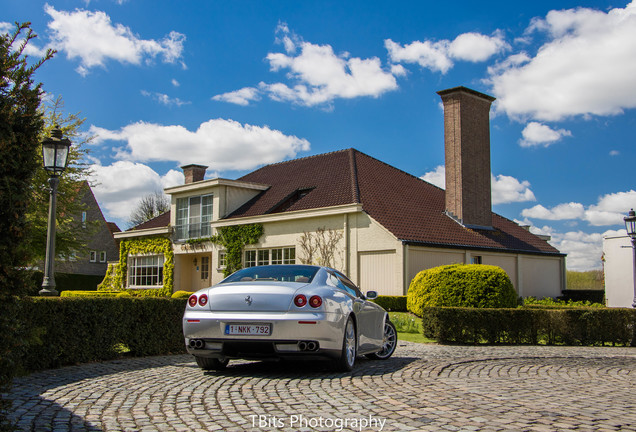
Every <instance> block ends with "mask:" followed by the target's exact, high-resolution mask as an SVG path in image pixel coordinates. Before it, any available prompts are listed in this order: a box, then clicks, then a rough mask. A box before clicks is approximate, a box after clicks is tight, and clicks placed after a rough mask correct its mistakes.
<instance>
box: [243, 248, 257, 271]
mask: <svg viewBox="0 0 636 432" xmlns="http://www.w3.org/2000/svg"><path fill="white" fill-rule="evenodd" d="M255 265H256V251H255V250H248V251H245V265H244V267H254V266H255Z"/></svg>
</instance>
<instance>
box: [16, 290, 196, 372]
mask: <svg viewBox="0 0 636 432" xmlns="http://www.w3.org/2000/svg"><path fill="white" fill-rule="evenodd" d="M16 308H17V310H16V311H15V314H16V315H14V316H17V317H20V318H21V321H20V325H21V326H23V327H24V329H25V333H26V334H28V335H29V337H28V340H27V347H26V349H25V350H23V351H22V352H21V353H20V355H19V356H18V364H17V369H18V370H19V371H21V372H30V371H36V370H40V369H50V368H54V367H59V366H64V365H70V364H76V363H86V362H95V361H103V360H108V359H113V358H117V357H120V356H121V352H122V351H125V352H126V353H127V355H132V356H146V355H160V354H174V353H184V352H185V345H184V341H183V334H182V327H181V325H182V324H181V319H182V317H183V311H184V309H185V302H184V301H183V300H182V299H179V300H173V299H165V298H150V297H140V298H137V297H128V298H126V297H123V298H115V297H54V298H39V297H33V298H25V299H23V300H21V301H20V302H18V303H17V306H16ZM122 347H126V349H125V350H122Z"/></svg>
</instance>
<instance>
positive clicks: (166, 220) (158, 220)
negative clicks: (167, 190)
mask: <svg viewBox="0 0 636 432" xmlns="http://www.w3.org/2000/svg"><path fill="white" fill-rule="evenodd" d="M168 225H170V211H167V212H165V213H162V214H160V215H159V216H157V217H155V218H153V219H150V220H149V221H146V222H144V223H141V224H139V225H136V226H134V227H132V228H130V229H129V230H128V231H136V230H142V229H150V228H163V227H167V226H168Z"/></svg>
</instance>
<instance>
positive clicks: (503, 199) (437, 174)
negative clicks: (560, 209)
mask: <svg viewBox="0 0 636 432" xmlns="http://www.w3.org/2000/svg"><path fill="white" fill-rule="evenodd" d="M420 178H421V179H422V180H424V181H427V182H429V183H431V184H434V185H435V186H437V187H439V188H442V189H444V188H445V187H446V170H445V168H444V165H439V166H437V167H436V168H435V169H434V170H433V171H429V172H427V173H426V174H424V175H423V176H422V177H420ZM490 180H491V181H490V184H491V199H492V204H493V205H494V204H508V203H512V202H525V201H536V198H535V196H534V193H533V192H532V190H531V189H530V182H528V181H527V180H524V181H519V180H517V179H516V178H514V177H510V176H506V175H502V174H499V175H498V176H496V177H495V176H494V175H492V174H491V178H490Z"/></svg>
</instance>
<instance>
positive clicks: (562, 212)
mask: <svg viewBox="0 0 636 432" xmlns="http://www.w3.org/2000/svg"><path fill="white" fill-rule="evenodd" d="M521 216H523V217H526V218H533V219H544V220H566V219H582V218H583V217H584V216H585V209H584V207H583V204H579V203H574V202H571V203H564V204H559V205H557V206H555V207H552V208H551V209H547V208H546V207H544V206H542V205H541V204H538V205H536V206H534V207H532V208H529V209H524V210H522V211H521Z"/></svg>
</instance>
